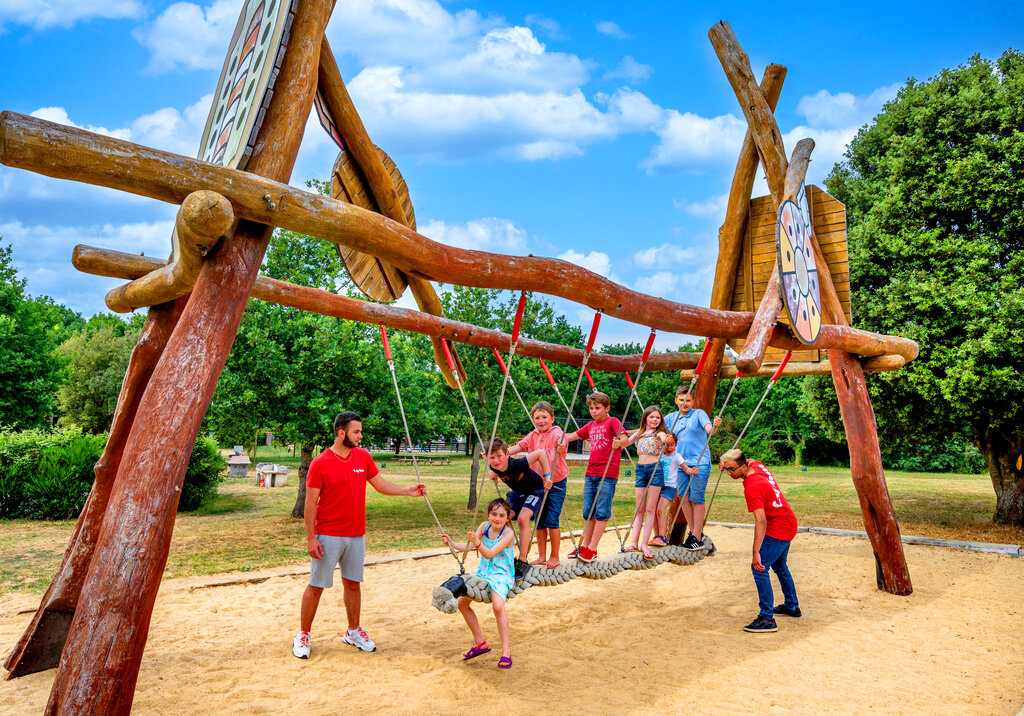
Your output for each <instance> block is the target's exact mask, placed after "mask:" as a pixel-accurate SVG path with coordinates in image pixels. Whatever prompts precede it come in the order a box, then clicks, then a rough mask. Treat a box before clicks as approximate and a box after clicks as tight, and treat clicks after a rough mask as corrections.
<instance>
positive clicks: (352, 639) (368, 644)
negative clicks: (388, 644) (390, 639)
mask: <svg viewBox="0 0 1024 716" xmlns="http://www.w3.org/2000/svg"><path fill="white" fill-rule="evenodd" d="M341 640H342V641H343V642H345V643H346V644H351V645H352V646H354V647H356V648H357V649H362V650H363V651H376V650H377V645H376V644H374V643H373V639H371V638H370V637H369V636H367V635H366V632H365V631H363V630H362V629H360V628H359V627H356V628H355V629H349V630H348V631H346V632H345V636H343V637H342V638H341Z"/></svg>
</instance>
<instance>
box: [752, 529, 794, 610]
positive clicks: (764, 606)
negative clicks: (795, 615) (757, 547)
mask: <svg viewBox="0 0 1024 716" xmlns="http://www.w3.org/2000/svg"><path fill="white" fill-rule="evenodd" d="M789 545H790V543H789V542H787V541H786V540H781V539H775V538H774V537H769V536H768V535H765V536H764V541H763V542H761V551H760V555H761V564H762V565H764V571H763V572H758V571H757V570H756V569H754V565H750V571H751V572H753V573H754V584H755V585H756V586H757V606H758V608H759V609H760V610H761V614H760V615H761V616H762V617H767V618H768V619H772V618H773V617H774V616H775V594H774V593H773V592H772V578H771V577H770V576H768V570H769V569H774V570H775V576H777V577H778V578H779V586H780V587H782V596H783V597H785V599H786V601H785V602H784V604H785V606H786V607H788V608H789V609H798V608H799V607H800V604H799V602H797V600H796V584H794V583H793V577H792V575H790V573H789V567H787V566H786V558H787V557H789Z"/></svg>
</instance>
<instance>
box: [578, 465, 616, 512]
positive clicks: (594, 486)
mask: <svg viewBox="0 0 1024 716" xmlns="http://www.w3.org/2000/svg"><path fill="white" fill-rule="evenodd" d="M618 482H619V481H618V480H615V479H612V478H610V477H607V478H605V480H604V483H603V484H602V482H601V477H600V475H587V476H586V477H584V478H583V519H584V520H590V519H594V520H600V521H602V522H604V521H607V520H609V519H611V516H612V498H613V497H614V496H615V486H616V484H618ZM598 485H600V488H601V494H597V490H598ZM595 496H596V497H597V506H596V507H595V506H594V497H595ZM591 510H593V514H591Z"/></svg>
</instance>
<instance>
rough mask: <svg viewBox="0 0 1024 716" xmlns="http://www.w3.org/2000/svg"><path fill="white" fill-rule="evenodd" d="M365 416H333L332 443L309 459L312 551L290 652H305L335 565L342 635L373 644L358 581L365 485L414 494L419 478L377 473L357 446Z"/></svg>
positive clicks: (364, 646) (303, 655) (420, 490)
mask: <svg viewBox="0 0 1024 716" xmlns="http://www.w3.org/2000/svg"><path fill="white" fill-rule="evenodd" d="M362 439H363V421H362V418H360V417H359V416H358V415H356V414H355V413H353V412H344V413H340V414H338V416H337V417H335V418H334V443H333V444H332V445H330V446H329V447H328V448H327V449H326V450H324V451H323V452H322V453H320V454H319V455H318V456H317V457H316V458H315V459H314V460H313V462H311V463H310V464H309V471H308V472H307V473H306V504H305V514H304V517H305V522H306V550H307V551H308V552H309V556H310V567H309V585H308V586H307V587H306V591H305V592H304V593H303V594H302V611H301V615H300V626H299V633H298V634H297V635H296V636H295V639H294V640H293V641H292V654H293V655H294V656H297V657H298V658H300V659H308V658H309V632H310V630H311V629H312V627H313V617H315V616H316V609H317V607H318V606H319V605H320V595H321V594H323V591H324V589H327V588H330V587H332V586H334V567H335V565H337V566H338V567H339V568H340V570H341V583H342V588H343V601H344V602H345V615H346V616H347V617H348V630H347V631H346V632H345V636H344V637H342V640H343V641H344V642H345V643H346V644H351V645H352V646H354V647H356V648H357V649H361V650H362V651H374V650H376V648H377V645H376V644H374V642H373V639H371V638H370V637H369V636H367V634H366V632H365V631H363V629H362V627H360V626H359V610H360V605H361V594H360V589H359V584H360V582H362V581H363V559H364V557H365V555H366V545H365V542H364V535H365V534H366V485H367V484H369V485H370V486H371V487H373V489H375V490H376V491H377V492H380V493H381V494H384V495H408V496H410V497H418V496H420V495H424V494H426V492H427V488H426V486H425V485H423V484H419V485H412V486H411V487H402V486H401V485H396V484H394V483H393V482H388V481H387V480H385V479H384V478H383V477H381V476H380V470H378V469H377V465H376V464H375V463H374V462H373V457H371V456H370V453H369V452H367V451H366V450H364V449H363V448H361V447H359V441H360V440H362Z"/></svg>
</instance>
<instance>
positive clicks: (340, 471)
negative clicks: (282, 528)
mask: <svg viewBox="0 0 1024 716" xmlns="http://www.w3.org/2000/svg"><path fill="white" fill-rule="evenodd" d="M379 473H380V470H378V469H377V465H376V463H374V461H373V458H372V457H371V456H370V453H369V452H367V451H366V450H363V449H362V448H359V447H357V448H352V449H351V450H350V451H349V454H348V457H346V458H344V459H342V458H340V457H338V454H337V453H336V452H334V451H333V450H332V449H331V448H327V449H326V450H324V451H323V452H322V453H320V454H319V455H317V456H316V458H315V459H314V460H313V462H311V463H310V464H309V472H308V473H306V487H315V488H316V489H318V490H320V501H319V502H318V503H317V505H316V522H315V523H314V525H313V530H314V531H315V532H316V534H318V535H330V536H332V537H361V536H362V535H364V534H366V483H367V481H368V480H372V479H373V478H375V477H376V476H377V475H378V474H379Z"/></svg>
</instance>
